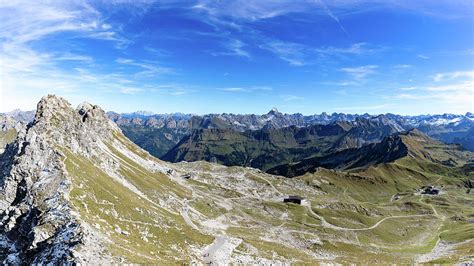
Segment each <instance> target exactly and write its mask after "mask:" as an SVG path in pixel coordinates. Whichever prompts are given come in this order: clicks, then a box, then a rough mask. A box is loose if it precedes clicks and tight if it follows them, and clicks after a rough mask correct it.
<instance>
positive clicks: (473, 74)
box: [433, 71, 474, 82]
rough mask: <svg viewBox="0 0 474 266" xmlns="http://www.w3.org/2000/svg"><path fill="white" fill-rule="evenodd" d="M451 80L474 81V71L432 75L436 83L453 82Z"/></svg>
mask: <svg viewBox="0 0 474 266" xmlns="http://www.w3.org/2000/svg"><path fill="white" fill-rule="evenodd" d="M453 79H471V80H472V79H474V71H455V72H445V73H437V74H435V75H434V77H433V80H434V81H436V82H441V81H446V80H453Z"/></svg>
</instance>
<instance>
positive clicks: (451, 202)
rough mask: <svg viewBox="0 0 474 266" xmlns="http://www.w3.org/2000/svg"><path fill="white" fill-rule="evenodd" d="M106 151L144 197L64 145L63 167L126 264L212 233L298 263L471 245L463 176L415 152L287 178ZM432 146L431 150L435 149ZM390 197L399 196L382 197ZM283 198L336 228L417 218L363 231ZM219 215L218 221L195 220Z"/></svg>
mask: <svg viewBox="0 0 474 266" xmlns="http://www.w3.org/2000/svg"><path fill="white" fill-rule="evenodd" d="M115 137H116V139H117V140H118V141H119V142H120V143H121V144H122V145H124V146H125V147H127V149H128V150H130V151H132V152H134V153H135V154H137V155H139V156H141V157H142V158H145V159H149V160H156V159H154V158H153V157H151V156H150V155H148V153H146V152H144V151H142V150H141V149H139V148H138V147H137V146H135V145H134V144H132V143H131V142H129V141H128V140H127V139H126V138H125V137H124V136H123V135H121V134H119V133H117V135H116V136H115ZM438 148H439V147H438ZM108 149H109V150H110V151H111V152H112V154H113V156H114V157H116V158H118V160H119V161H120V168H119V173H120V174H121V175H122V176H123V177H124V178H125V179H126V180H127V181H128V182H129V183H131V184H133V185H134V186H135V187H136V188H138V189H139V190H140V191H141V192H143V193H144V194H145V195H146V199H145V198H143V197H140V196H138V195H137V194H135V193H133V192H132V191H130V190H129V189H127V188H126V187H124V186H123V185H121V184H120V183H119V182H117V181H115V180H114V178H112V177H110V176H109V175H108V174H106V173H104V172H103V171H101V170H100V169H99V168H98V167H96V166H94V159H92V160H88V159H85V158H83V157H81V156H78V155H75V154H73V153H72V152H70V151H68V150H65V151H64V153H65V155H66V160H65V164H66V168H67V170H68V172H69V173H70V175H71V176H72V177H73V178H72V180H73V184H74V189H73V190H72V193H71V199H72V202H73V204H74V206H75V208H76V209H77V210H78V212H79V213H80V214H81V216H82V217H83V218H84V219H85V220H86V221H87V222H88V223H90V224H91V225H93V226H95V227H96V228H99V231H101V232H102V233H103V234H105V235H107V236H108V238H109V239H110V240H111V241H112V243H110V245H109V250H110V251H111V252H112V253H113V254H114V255H117V256H120V257H123V258H125V259H126V261H129V262H135V263H156V262H158V261H159V262H183V263H186V262H188V261H189V260H201V259H202V258H201V257H200V251H199V250H202V248H203V247H204V246H206V245H208V244H210V243H211V242H212V241H213V236H214V235H216V234H225V235H227V236H230V237H236V238H240V239H242V243H241V244H240V245H238V247H237V248H236V250H235V251H234V256H236V255H238V254H245V256H248V257H251V258H255V259H257V258H266V259H269V260H287V261H292V262H299V263H306V264H313V263H315V262H318V261H319V262H321V261H336V262H341V263H348V262H356V263H365V264H372V263H388V262H397V263H410V262H413V259H414V258H415V257H416V256H419V255H421V254H424V253H427V252H430V251H431V250H432V249H433V248H434V247H435V245H436V243H437V241H438V238H439V239H441V240H442V241H447V242H450V243H461V244H459V245H458V246H456V247H455V250H456V253H454V254H451V255H450V256H451V257H448V256H444V257H442V258H439V259H438V261H440V262H456V261H458V260H460V259H462V258H463V257H464V259H465V257H466V256H469V254H472V248H470V246H469V244H468V243H467V242H463V241H466V240H469V239H474V225H473V224H472V223H469V222H468V220H469V219H471V220H472V219H473V218H472V217H474V209H473V207H472V206H473V202H474V197H473V195H472V194H466V193H465V191H466V190H465V189H464V188H463V187H462V184H463V180H465V178H466V173H463V172H462V171H461V170H459V168H457V167H448V166H443V165H440V164H439V163H433V162H432V161H431V160H428V159H426V158H424V157H423V158H424V159H423V158H422V157H417V158H415V159H413V158H403V159H400V160H397V161H395V162H393V163H389V164H383V165H379V166H375V167H370V168H369V169H367V170H364V171H353V172H347V173H344V172H335V171H331V170H325V169H321V170H320V171H317V172H316V173H314V174H306V175H304V176H301V177H297V178H293V179H287V178H282V177H276V176H271V175H268V174H265V173H261V172H259V171H258V170H255V169H246V168H241V167H222V166H218V165H215V164H210V163H205V162H195V163H182V164H178V165H176V167H177V168H178V169H179V171H181V172H190V173H193V177H192V178H191V179H189V180H184V179H183V180H181V181H180V182H176V181H174V180H172V179H170V178H169V177H167V176H165V175H163V174H160V173H154V172H150V171H148V170H147V169H145V168H144V167H143V166H141V165H139V164H137V163H136V162H134V161H133V160H131V159H130V158H129V157H128V156H127V155H125V154H122V153H121V152H120V150H119V149H118V148H116V147H115V146H114V144H113V143H110V144H109V145H108ZM433 150H434V151H432V152H431V153H430V154H431V156H435V153H436V152H440V151H439V149H437V148H435V149H433ZM439 156H441V157H442V156H444V155H443V154H438V157H439ZM460 164H461V163H460ZM422 185H443V186H444V191H445V193H444V194H442V195H439V196H434V197H428V196H423V197H422V196H420V195H414V192H415V189H417V188H419V187H420V186H422ZM395 194H398V195H399V199H398V200H393V201H392V200H391V198H392V196H393V195H395ZM284 195H302V196H304V197H305V198H307V199H308V200H309V201H310V203H311V206H312V210H313V212H314V213H316V214H318V215H321V216H323V217H324V218H325V220H326V221H327V222H328V223H331V224H333V225H336V226H340V227H344V228H359V229H362V228H366V227H370V226H372V225H374V224H375V223H377V222H378V221H380V220H382V219H383V218H385V217H390V216H394V215H424V216H417V217H407V218H399V219H388V220H386V221H384V222H383V223H381V224H380V226H379V227H376V228H374V229H371V230H365V231H344V230H338V229H334V228H328V227H324V226H322V223H321V220H320V219H319V218H318V217H315V216H314V215H313V214H311V213H310V212H309V210H308V209H307V208H306V207H304V206H299V205H294V204H285V203H282V202H281V198H282V197H283V196H284ZM169 197H171V198H172V199H173V200H172V202H171V205H170V206H171V207H170V208H164V207H162V206H161V205H160V204H159V203H160V202H163V201H166V199H167V198H169ZM182 200H189V206H190V208H192V209H193V210H195V211H192V212H190V219H191V220H192V222H193V223H194V224H196V225H197V226H198V228H199V229H200V230H195V229H193V228H191V227H190V226H189V225H188V224H186V223H185V221H184V219H183V217H182V216H181V215H179V213H178V211H179V209H180V207H181V205H180V204H178V203H177V202H178V201H182ZM173 202H174V203H175V205H176V206H175V205H173ZM226 206H227V207H226ZM228 206H231V208H228ZM434 210H436V212H437V213H436V214H435V212H434ZM219 218H222V219H223V221H224V223H225V224H226V225H227V227H224V228H221V229H215V228H209V227H206V226H205V224H206V223H208V222H209V221H215V220H217V219H219ZM117 227H119V228H120V229H121V231H127V232H128V233H125V234H124V233H121V232H120V230H117V229H116V228H117Z"/></svg>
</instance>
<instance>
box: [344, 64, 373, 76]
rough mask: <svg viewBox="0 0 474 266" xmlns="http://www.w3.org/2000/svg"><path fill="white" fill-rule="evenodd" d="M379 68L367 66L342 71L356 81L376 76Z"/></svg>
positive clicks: (346, 68) (347, 68)
mask: <svg viewBox="0 0 474 266" xmlns="http://www.w3.org/2000/svg"><path fill="white" fill-rule="evenodd" d="M377 68H378V66H376V65H367V66H360V67H345V68H341V71H343V72H346V73H347V74H349V75H351V76H352V77H353V78H354V79H363V78H365V77H366V76H368V75H371V74H375V73H376V72H375V69H377Z"/></svg>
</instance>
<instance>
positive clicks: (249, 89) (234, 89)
mask: <svg viewBox="0 0 474 266" xmlns="http://www.w3.org/2000/svg"><path fill="white" fill-rule="evenodd" d="M219 90H221V91H225V92H256V91H272V90H273V88H272V87H268V86H252V87H229V88H219Z"/></svg>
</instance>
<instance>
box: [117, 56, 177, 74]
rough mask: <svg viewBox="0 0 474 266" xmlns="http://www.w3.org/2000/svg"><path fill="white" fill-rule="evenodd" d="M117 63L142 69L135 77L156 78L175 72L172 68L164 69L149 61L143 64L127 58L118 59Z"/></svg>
mask: <svg viewBox="0 0 474 266" xmlns="http://www.w3.org/2000/svg"><path fill="white" fill-rule="evenodd" d="M115 62H116V63H118V64H122V65H129V66H133V67H138V68H140V69H141V70H140V71H138V72H136V73H135V76H155V75H160V74H171V73H174V72H175V71H174V69H172V68H169V67H162V66H160V65H159V63H158V62H155V61H149V60H148V61H144V62H142V61H137V60H133V59H127V58H117V59H116V60H115Z"/></svg>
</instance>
